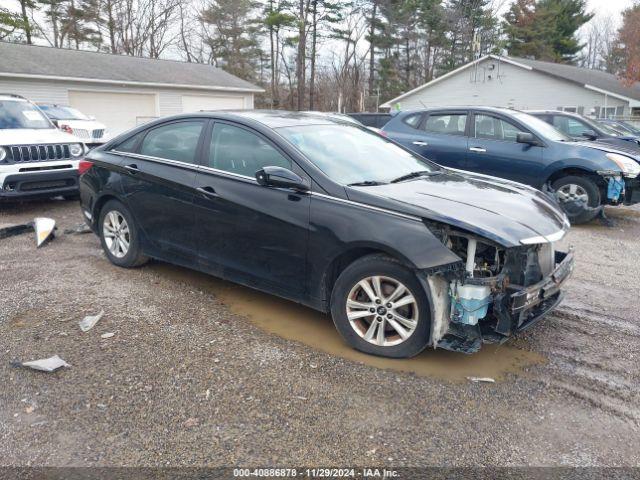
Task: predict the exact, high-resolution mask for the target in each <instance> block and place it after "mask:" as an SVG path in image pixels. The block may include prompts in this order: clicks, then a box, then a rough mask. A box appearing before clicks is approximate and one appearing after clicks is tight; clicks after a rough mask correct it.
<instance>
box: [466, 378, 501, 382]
mask: <svg viewBox="0 0 640 480" xmlns="http://www.w3.org/2000/svg"><path fill="white" fill-rule="evenodd" d="M467 380H469V381H470V382H474V383H496V381H495V380H494V379H493V378H491V377H467Z"/></svg>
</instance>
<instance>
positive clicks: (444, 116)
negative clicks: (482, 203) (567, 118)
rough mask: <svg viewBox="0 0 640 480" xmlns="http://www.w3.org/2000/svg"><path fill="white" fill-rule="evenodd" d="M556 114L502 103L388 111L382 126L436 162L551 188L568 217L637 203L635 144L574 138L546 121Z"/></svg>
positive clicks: (639, 162) (639, 161) (639, 184)
mask: <svg viewBox="0 0 640 480" xmlns="http://www.w3.org/2000/svg"><path fill="white" fill-rule="evenodd" d="M556 117H561V115H559V114H558V115H551V116H547V115H545V116H543V118H539V116H537V115H536V116H534V115H530V114H528V113H524V112H518V111H515V110H510V109H506V108H489V107H469V108H458V107H456V108H444V109H428V110H421V111H408V112H401V113H399V114H397V115H395V116H394V117H393V118H392V119H391V120H390V121H389V122H388V123H387V124H386V125H385V126H384V127H383V132H384V133H385V134H386V135H388V136H389V138H391V139H393V140H395V141H397V142H398V143H400V144H401V145H403V146H405V147H407V148H409V149H411V150H413V151H415V152H416V153H418V154H420V155H422V156H424V157H426V158H429V159H431V160H433V161H435V162H437V163H439V164H440V165H444V166H447V167H451V168H456V169H460V170H467V171H471V172H476V173H481V174H485V175H492V176H496V177H501V178H506V179H509V180H513V181H516V182H520V183H523V184H527V185H530V186H532V187H534V188H536V189H538V190H543V189H545V188H546V189H548V190H552V191H554V192H555V194H556V196H557V198H558V200H559V201H560V203H561V204H562V205H563V206H564V207H565V210H566V212H567V214H568V215H569V218H570V220H571V222H572V223H583V222H587V221H589V220H592V219H593V218H594V217H595V216H596V215H598V213H599V209H598V207H600V206H602V205H620V204H623V203H624V204H632V203H638V202H640V179H639V178H638V175H639V174H640V149H638V145H634V144H633V143H631V142H627V141H624V140H621V142H622V144H617V143H613V142H611V141H587V140H584V141H576V139H574V138H572V137H569V136H567V135H565V134H564V133H563V132H561V131H560V130H558V129H557V128H555V127H554V126H552V125H551V124H552V123H553V125H556V124H558V125H559V124H560V123H561V122H559V121H558V120H556ZM563 118H564V117H563ZM576 132H577V130H576ZM605 140H606V139H605Z"/></svg>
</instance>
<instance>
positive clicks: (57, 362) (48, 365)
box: [22, 355, 71, 372]
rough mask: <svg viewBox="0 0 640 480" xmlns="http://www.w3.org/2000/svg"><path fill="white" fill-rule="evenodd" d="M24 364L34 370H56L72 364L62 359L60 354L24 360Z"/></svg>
mask: <svg viewBox="0 0 640 480" xmlns="http://www.w3.org/2000/svg"><path fill="white" fill-rule="evenodd" d="M22 366H23V367H27V368H31V369H33V370H40V371H41V372H55V371H56V370H58V369H59V368H62V367H70V366H71V365H69V364H68V363H67V362H65V361H64V360H63V359H61V358H60V357H59V356H58V355H54V356H53V357H49V358H43V359H41V360H32V361H30V362H23V363H22Z"/></svg>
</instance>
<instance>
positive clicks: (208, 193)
mask: <svg viewBox="0 0 640 480" xmlns="http://www.w3.org/2000/svg"><path fill="white" fill-rule="evenodd" d="M196 191H198V192H199V193H201V194H202V195H204V196H205V197H208V198H218V197H220V195H218V194H217V193H216V189H215V188H213V187H209V186H207V187H198V188H196Z"/></svg>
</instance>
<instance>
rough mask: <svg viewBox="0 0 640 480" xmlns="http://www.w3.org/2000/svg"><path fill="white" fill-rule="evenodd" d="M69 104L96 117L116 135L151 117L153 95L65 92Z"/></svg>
mask: <svg viewBox="0 0 640 480" xmlns="http://www.w3.org/2000/svg"><path fill="white" fill-rule="evenodd" d="M69 105H71V106H72V107H74V108H77V109H78V110H80V111H81V112H82V113H84V114H85V115H90V116H94V117H96V120H98V121H99V122H102V123H104V124H105V125H106V126H107V128H108V129H109V132H111V134H114V135H117V134H118V133H121V132H124V131H125V130H128V129H130V128H133V127H135V126H136V125H139V124H141V123H144V122H145V121H148V120H150V119H153V118H155V117H156V116H157V115H158V114H157V113H156V96H155V95H153V94H145V93H111V92H83V91H78V90H69Z"/></svg>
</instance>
